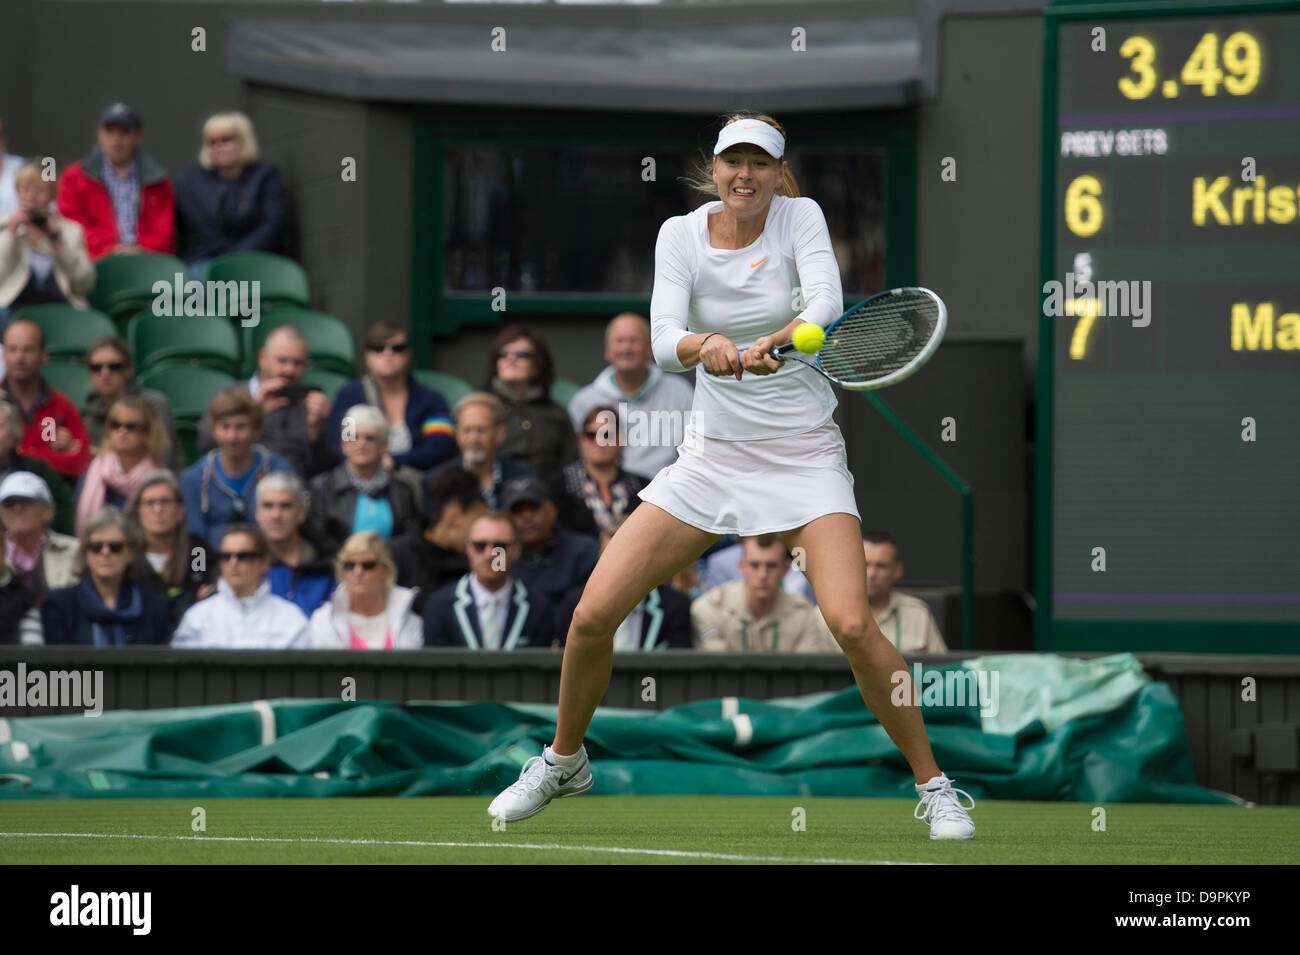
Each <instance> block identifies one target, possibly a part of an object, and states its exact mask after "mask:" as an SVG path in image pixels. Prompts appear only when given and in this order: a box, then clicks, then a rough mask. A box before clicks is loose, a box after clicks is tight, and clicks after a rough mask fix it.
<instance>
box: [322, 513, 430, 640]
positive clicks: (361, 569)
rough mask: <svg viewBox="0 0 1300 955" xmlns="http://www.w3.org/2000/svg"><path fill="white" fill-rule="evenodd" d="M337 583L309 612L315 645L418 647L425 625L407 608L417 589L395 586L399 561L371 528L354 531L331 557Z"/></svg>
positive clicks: (422, 637) (422, 638)
mask: <svg viewBox="0 0 1300 955" xmlns="http://www.w3.org/2000/svg"><path fill="white" fill-rule="evenodd" d="M335 574H336V576H337V577H338V582H339V585H338V586H337V587H335V588H334V595H333V596H332V597H331V598H330V599H329V600H328V601H327V602H325V603H324V604H321V606H320V607H318V608H316V612H315V613H313V614H312V615H311V646H312V647H314V648H316V649H318V650H347V649H353V650H417V649H419V648H420V647H423V646H424V626H423V624H422V623H421V621H420V618H418V617H417V616H415V614H414V613H412V612H411V602H412V601H413V600H414V599H415V591H414V590H411V589H410V588H409V587H398V586H396V580H397V563H396V562H395V561H394V560H393V553H392V551H390V550H389V549H388V545H387V544H386V543H384V539H383V537H381V536H380V535H379V534H376V533H375V532H374V531H363V532H362V533H359V534H353V535H352V536H351V537H349V538H348V539H347V540H346V541H344V542H343V546H342V547H341V548H340V549H339V554H338V557H337V558H336V559H335Z"/></svg>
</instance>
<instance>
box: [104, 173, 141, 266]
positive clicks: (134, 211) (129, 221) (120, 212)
mask: <svg viewBox="0 0 1300 955" xmlns="http://www.w3.org/2000/svg"><path fill="white" fill-rule="evenodd" d="M100 172H101V173H102V174H103V177H104V185H105V186H106V187H107V188H108V197H109V198H110V199H112V200H113V214H114V215H115V216H116V217H117V233H118V240H117V241H118V242H119V243H120V244H121V245H135V244H136V238H137V236H136V229H137V227H138V226H139V224H140V164H139V163H137V162H136V161H135V160H132V161H131V172H130V173H129V174H127V175H126V176H125V177H122V178H119V177H118V175H117V173H115V172H114V171H113V164H112V163H110V162H109V161H108V160H107V159H105V160H104V162H103V166H102V168H101V170H100Z"/></svg>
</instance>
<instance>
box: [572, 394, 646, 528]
mask: <svg viewBox="0 0 1300 955" xmlns="http://www.w3.org/2000/svg"><path fill="white" fill-rule="evenodd" d="M578 453H579V455H580V457H579V459H578V460H577V461H574V462H573V463H572V464H567V465H565V466H564V469H563V470H562V471H560V473H559V474H557V475H555V477H554V478H552V479H551V487H550V492H551V500H552V501H554V502H555V510H556V515H557V520H558V521H559V522H560V526H561V527H567V528H568V529H569V530H571V531H577V532H578V533H579V534H590V535H592V536H595V535H597V534H599V533H600V532H601V531H604V530H613V529H614V528H615V527H617V526H618V525H619V523H620V522H621V521H622V520H623V518H625V517H627V515H628V514H630V513H632V511H633V510H635V509H636V506H637V505H638V504H640V503H641V499H640V498H639V497H637V492H638V491H640V490H641V489H642V488H643V487H645V486H646V485H647V484H649V483H650V482H649V481H647V480H646V479H645V478H643V477H642V476H641V475H639V474H633V473H632V472H631V471H624V470H623V464H622V454H623V449H622V447H620V446H619V443H618V412H617V411H615V410H614V408H612V407H610V406H609V405H598V406H596V407H594V408H592V409H590V410H589V411H588V412H587V413H586V414H585V415H584V416H583V418H582V423H581V426H580V427H579V429H578Z"/></svg>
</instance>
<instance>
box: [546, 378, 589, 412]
mask: <svg viewBox="0 0 1300 955" xmlns="http://www.w3.org/2000/svg"><path fill="white" fill-rule="evenodd" d="M581 390H582V385H580V384H578V383H577V382H576V381H570V380H569V379H568V378H556V379H555V381H554V382H553V383H552V384H551V400H552V401H554V402H555V403H556V404H557V405H559V406H560V407H561V408H565V409H567V408H568V407H569V402H570V401H572V400H573V396H574V395H576V394H577V393H578V392H579V391H581Z"/></svg>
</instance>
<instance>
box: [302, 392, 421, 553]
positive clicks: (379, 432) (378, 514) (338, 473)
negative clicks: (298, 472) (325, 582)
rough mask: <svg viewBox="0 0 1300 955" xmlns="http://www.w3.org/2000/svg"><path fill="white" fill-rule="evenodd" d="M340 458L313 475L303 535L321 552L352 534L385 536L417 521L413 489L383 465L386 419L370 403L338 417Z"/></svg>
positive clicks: (330, 550)
mask: <svg viewBox="0 0 1300 955" xmlns="http://www.w3.org/2000/svg"><path fill="white" fill-rule="evenodd" d="M343 431H344V435H343V454H344V456H345V460H344V462H343V463H342V464H340V465H339V466H338V467H336V468H335V469H334V470H332V471H330V472H328V473H326V474H321V475H319V476H317V477H316V478H313V479H312V481H311V483H310V485H308V489H309V491H310V493H311V509H310V510H309V511H308V512H307V526H306V531H305V533H306V535H307V538H308V540H310V541H311V542H312V543H313V544H315V545H316V547H317V549H318V550H320V551H321V552H322V553H325V554H334V553H337V552H338V549H339V547H340V546H342V544H343V541H344V540H345V539H346V538H347V537H348V536H349V535H351V534H358V533H360V532H361V531H375V532H376V533H378V534H379V536H380V537H382V538H383V539H384V540H389V539H391V538H392V536H393V534H394V533H395V532H396V533H399V534H400V533H402V532H404V531H406V530H407V529H409V528H414V527H419V526H420V524H421V523H422V511H421V507H420V501H419V500H418V498H417V497H416V494H415V491H414V490H413V489H412V488H411V486H410V485H409V484H408V483H407V482H406V481H403V480H400V479H399V478H398V477H397V476H396V475H395V474H394V472H393V469H392V467H391V466H390V465H387V464H385V452H386V451H387V450H388V435H389V429H388V422H386V421H385V420H384V415H383V412H381V411H380V410H379V409H378V408H375V407H372V406H371V405H354V406H353V407H351V408H349V409H348V412H347V414H346V415H345V416H344V418H343Z"/></svg>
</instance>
